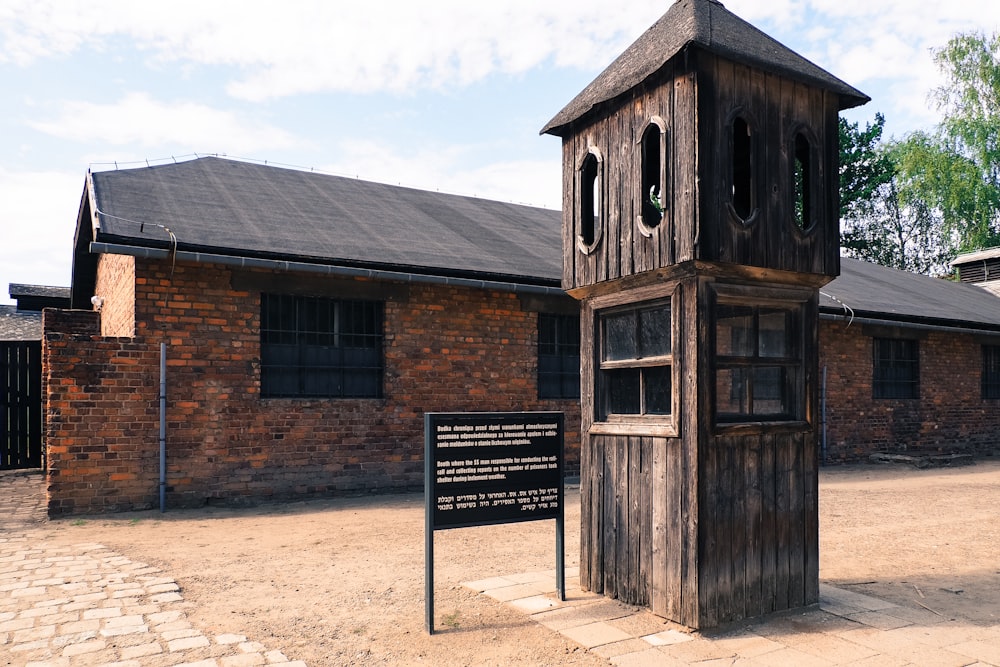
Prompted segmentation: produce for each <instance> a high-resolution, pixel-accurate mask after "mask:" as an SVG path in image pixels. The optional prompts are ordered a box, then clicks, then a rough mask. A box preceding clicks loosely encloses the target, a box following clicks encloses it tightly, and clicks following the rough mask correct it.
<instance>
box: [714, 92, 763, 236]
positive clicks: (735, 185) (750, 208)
mask: <svg viewBox="0 0 1000 667" xmlns="http://www.w3.org/2000/svg"><path fill="white" fill-rule="evenodd" d="M737 121H741V122H742V123H743V125H744V126H745V127H746V138H745V139H744V137H742V136H738V134H739V133H738V131H737V130H738V129H739V128H737V125H736V124H737ZM759 128H760V125H759V124H758V123H757V120H756V119H755V118H754V117H753V115H752V114H751V113H750V112H749V111H748V110H747V109H746V107H742V106H741V107H736V108H735V109H733V110H732V112H731V113H730V114H729V116H728V118H726V125H725V127H724V128H723V134H722V136H723V137H726V148H727V151H726V158H727V159H726V162H725V163H724V173H725V174H726V176H725V178H726V179H727V182H726V208H727V209H728V210H729V215H730V217H731V218H732V220H733V221H734V222H737V223H738V224H739V225H741V226H743V227H749V226H750V225H752V224H753V223H754V222H755V221H756V220H757V218H758V217H759V215H760V206H761V194H760V192H759V189H760V186H761V182H762V176H763V173H762V170H761V162H760V160H761V157H760V154H761V147H760V145H759V144H760V138H759V137H758V135H759V134H760V132H759ZM744 143H745V145H744ZM744 191H745V192H744ZM744 199H746V202H743V200H744ZM744 203H745V208H746V211H745V214H744V212H743V211H741V210H740V209H741V208H744Z"/></svg>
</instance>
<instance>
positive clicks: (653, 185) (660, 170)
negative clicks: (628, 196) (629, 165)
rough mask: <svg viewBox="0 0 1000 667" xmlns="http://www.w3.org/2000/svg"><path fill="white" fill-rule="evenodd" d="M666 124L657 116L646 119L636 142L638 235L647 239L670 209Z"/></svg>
mask: <svg viewBox="0 0 1000 667" xmlns="http://www.w3.org/2000/svg"><path fill="white" fill-rule="evenodd" d="M668 136H669V135H668V132H667V127H666V123H665V122H664V120H663V119H662V118H660V117H659V116H653V117H652V118H650V119H649V122H648V123H647V124H646V127H645V128H644V129H643V131H642V134H641V135H640V139H639V152H640V165H639V193H638V197H639V202H638V208H639V215H638V216H637V222H638V227H639V232H640V233H641V234H642V235H643V236H645V237H647V238H648V237H651V236H652V235H653V232H654V231H655V229H656V228H657V227H658V226H659V225H660V223H661V222H662V221H663V218H664V217H665V216H666V214H667V212H668V210H669V206H670V195H671V193H670V188H669V185H668V182H669V179H668V175H669V169H668V165H669V147H668V142H667V138H668Z"/></svg>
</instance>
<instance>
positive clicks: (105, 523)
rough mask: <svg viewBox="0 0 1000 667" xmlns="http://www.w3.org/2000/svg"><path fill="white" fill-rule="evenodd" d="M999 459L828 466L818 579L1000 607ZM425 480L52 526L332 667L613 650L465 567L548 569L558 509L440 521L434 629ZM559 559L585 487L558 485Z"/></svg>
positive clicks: (221, 628) (933, 602) (230, 625)
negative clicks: (570, 633) (494, 589)
mask: <svg viewBox="0 0 1000 667" xmlns="http://www.w3.org/2000/svg"><path fill="white" fill-rule="evenodd" d="M997 508H1000V461H997V460H985V461H979V462H978V463H977V464H976V465H973V466H967V467H962V468H949V469H932V470H917V469H915V468H912V467H909V466H905V465H899V464H893V465H882V466H869V465H865V466H838V467H830V468H825V469H823V470H822V471H821V475H820V515H821V516H820V525H821V533H820V556H821V566H820V579H821V580H822V581H823V582H825V583H829V584H832V585H834V586H839V587H843V588H847V589H850V590H855V591H858V592H863V593H866V594H869V595H873V596H876V597H879V598H883V599H886V600H889V601H892V602H895V603H897V604H900V605H908V606H912V607H923V608H926V609H930V610H932V611H934V612H935V613H938V614H942V615H944V616H946V617H948V618H962V619H966V620H968V621H971V622H974V623H978V624H995V623H997V620H998V617H1000V522H998V521H997V513H998V509H997ZM423 509H424V508H423V498H422V496H421V495H405V496H375V497H368V498H354V499H337V500H319V501H310V502H302V503H294V504H282V505H267V506H261V507H256V508H250V509H224V508H216V507H211V508H205V509H201V510H185V511H168V512H167V513H166V514H160V513H159V512H138V513H128V514H121V515H115V516H111V517H92V518H87V519H67V520H61V521H58V522H54V523H52V524H50V526H49V528H50V529H54V534H55V535H54V536H55V539H56V540H58V541H62V540H65V541H67V542H70V543H77V542H81V541H86V542H100V543H102V544H104V545H106V546H108V547H109V548H112V549H114V550H116V551H118V552H120V553H122V554H124V555H125V556H127V557H128V558H130V559H131V560H133V561H141V562H145V563H150V564H154V565H157V566H159V567H161V568H162V569H163V570H165V572H166V573H168V574H169V575H171V576H173V577H175V579H176V581H177V583H178V584H179V585H180V587H181V589H182V592H183V595H184V597H185V599H186V600H187V601H189V602H191V603H193V609H192V610H191V612H190V613H189V618H190V620H191V621H192V622H193V623H194V624H195V625H196V626H197V627H199V628H200V629H202V630H203V631H204V632H210V633H219V634H221V633H236V634H244V635H247V636H249V637H252V638H253V639H255V640H257V641H261V642H263V643H264V644H266V645H267V646H269V647H271V648H276V649H280V650H281V651H283V652H284V653H285V654H286V655H287V656H288V657H289V658H291V659H298V660H305V661H306V662H307V663H308V664H309V665H310V666H311V667H319V666H323V665H372V664H393V665H396V664H428V665H435V666H437V665H444V666H448V665H472V664H475V665H511V664H520V665H607V664H608V663H607V662H606V661H605V660H604V659H603V658H601V657H599V656H597V655H594V654H592V653H587V652H586V651H584V650H583V649H581V648H579V647H578V646H576V645H575V644H573V643H572V642H570V641H568V640H567V639H565V638H563V637H562V636H560V635H558V634H556V633H554V632H551V631H549V630H547V629H545V628H544V627H542V626H539V625H537V624H535V623H533V622H531V621H529V620H527V619H526V617H525V616H523V615H522V614H520V613H517V612H514V611H511V610H509V609H507V608H505V607H504V606H503V605H501V604H500V603H498V602H495V601H494V600H492V599H489V598H487V597H485V596H480V595H477V594H475V593H473V592H471V591H469V590H467V589H465V588H463V587H462V586H461V583H460V582H462V581H470V580H477V579H484V578H487V577H491V576H495V575H509V574H517V573H521V572H531V571H540V570H547V569H552V568H553V567H554V565H555V531H554V527H553V522H552V521H540V522H534V523H524V524H509V525H505V526H494V527H479V528H463V529H457V530H448V531H439V532H438V533H437V534H436V537H435V560H436V569H435V577H436V586H435V604H436V610H437V619H436V622H435V624H436V626H437V628H438V630H439V632H438V633H437V634H435V635H433V636H428V635H427V633H426V631H425V629H424V513H423ZM566 510H567V512H566V565H567V567H570V566H574V565H576V564H577V563H578V559H579V528H578V526H579V517H580V501H579V493H578V490H577V489H576V488H572V487H571V488H569V489H567V494H566Z"/></svg>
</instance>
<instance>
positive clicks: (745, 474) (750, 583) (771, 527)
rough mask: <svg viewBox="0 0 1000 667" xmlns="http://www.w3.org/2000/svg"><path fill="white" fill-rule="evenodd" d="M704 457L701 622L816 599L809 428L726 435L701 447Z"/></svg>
mask: <svg viewBox="0 0 1000 667" xmlns="http://www.w3.org/2000/svg"><path fill="white" fill-rule="evenodd" d="M702 461H703V462H702V466H703V474H702V486H701V489H700V503H699V508H700V525H701V537H700V541H699V552H700V554H701V562H700V571H699V579H700V583H699V595H700V607H701V624H702V626H703V627H711V626H715V625H719V624H722V623H728V622H732V621H736V620H739V619H743V618H750V617H754V616H760V615H762V614H767V613H770V612H774V611H782V610H785V609H795V608H798V607H802V606H804V605H808V604H812V603H814V602H817V601H818V599H819V587H818V574H819V567H818V556H819V544H818V534H819V533H818V526H817V513H816V502H817V488H816V484H817V469H816V461H817V459H816V455H815V442H814V440H813V437H812V436H811V434H803V433H791V434H754V435H741V436H720V437H717V438H715V439H714V442H713V443H712V444H711V445H709V446H708V447H705V448H704V449H703V453H702Z"/></svg>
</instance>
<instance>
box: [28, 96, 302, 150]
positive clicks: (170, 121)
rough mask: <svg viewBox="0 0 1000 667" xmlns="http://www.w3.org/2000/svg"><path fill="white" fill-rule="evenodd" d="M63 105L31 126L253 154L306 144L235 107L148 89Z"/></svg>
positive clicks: (133, 142)
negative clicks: (157, 95) (165, 97)
mask: <svg viewBox="0 0 1000 667" xmlns="http://www.w3.org/2000/svg"><path fill="white" fill-rule="evenodd" d="M61 107H62V108H61V110H60V112H59V113H58V115H57V116H56V117H54V118H49V119H44V120H36V121H29V122H28V125H29V126H30V127H32V128H34V129H36V130H38V131H40V132H44V133H46V134H49V135H51V136H54V137H59V138H61V139H68V140H84V139H85V140H87V141H92V142H100V143H101V144H106V145H110V146H128V147H151V146H158V147H162V146H180V147H183V148H185V149H189V150H190V149H204V148H208V149H212V148H214V147H220V148H224V149H225V150H226V151H230V152H241V153H254V152H257V151H262V150H275V149H283V148H289V147H294V146H296V145H300V144H301V143H302V142H301V141H300V140H298V139H296V138H295V137H294V136H293V135H291V134H290V133H288V132H287V131H285V130H283V129H281V128H279V127H276V126H272V125H268V124H266V123H261V122H257V121H251V120H246V119H244V118H241V117H240V116H239V115H238V114H236V113H234V112H232V111H224V110H220V109H213V108H211V107H207V106H205V105H202V104H197V103H194V102H173V103H166V102H160V101H158V100H154V99H153V98H151V97H150V96H149V95H147V94H145V93H131V94H129V95H126V96H125V97H123V98H122V99H121V100H119V101H117V102H115V103H112V104H97V103H93V102H80V101H68V102H63V103H62V105H61Z"/></svg>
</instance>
